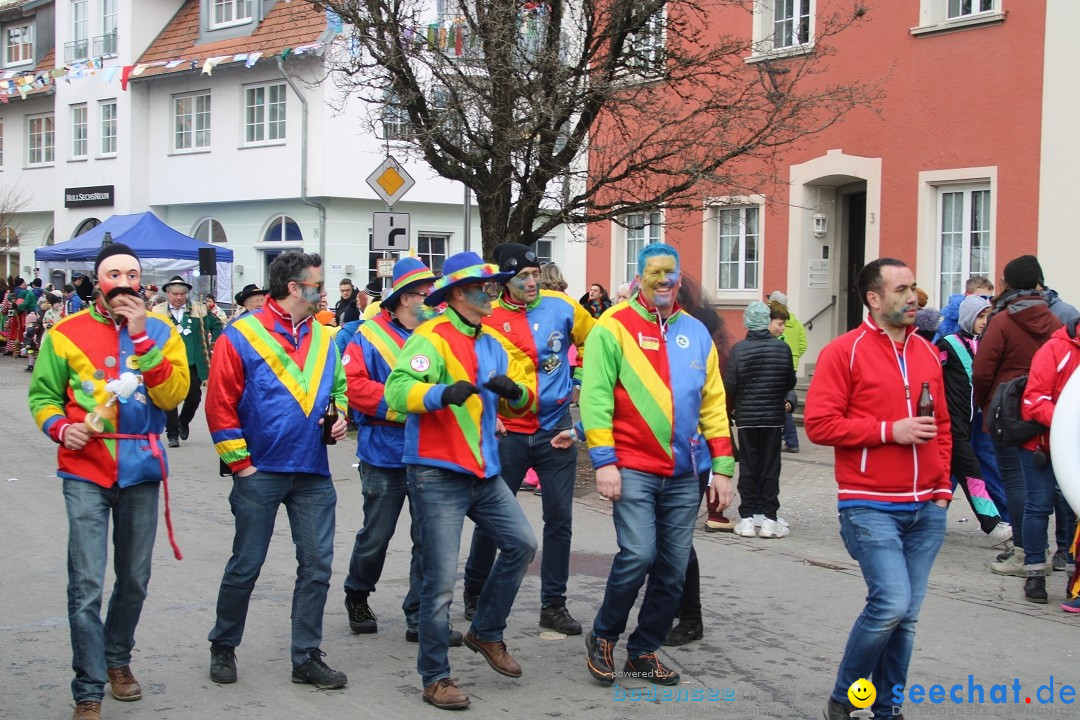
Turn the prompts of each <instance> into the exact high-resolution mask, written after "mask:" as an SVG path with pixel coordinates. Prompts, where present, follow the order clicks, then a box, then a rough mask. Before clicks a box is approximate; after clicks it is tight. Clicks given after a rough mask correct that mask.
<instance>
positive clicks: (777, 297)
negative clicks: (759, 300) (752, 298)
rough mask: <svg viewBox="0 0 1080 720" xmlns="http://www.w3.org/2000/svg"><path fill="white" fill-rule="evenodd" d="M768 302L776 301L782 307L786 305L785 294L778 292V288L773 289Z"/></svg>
mask: <svg viewBox="0 0 1080 720" xmlns="http://www.w3.org/2000/svg"><path fill="white" fill-rule="evenodd" d="M769 302H778V303H780V304H781V305H783V306H784V307H787V304H788V301H787V295H785V294H784V293H782V292H780V291H779V290H773V291H772V295H770V296H769Z"/></svg>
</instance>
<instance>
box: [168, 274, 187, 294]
mask: <svg viewBox="0 0 1080 720" xmlns="http://www.w3.org/2000/svg"><path fill="white" fill-rule="evenodd" d="M170 285H183V286H184V287H186V288H187V289H188V291H190V290H191V283H189V282H188V281H186V280H184V278H182V277H180V276H179V275H173V276H172V277H171V278H169V282H167V283H165V284H164V285H162V286H161V289H162V290H164V291H166V292H168V291H169V286H170Z"/></svg>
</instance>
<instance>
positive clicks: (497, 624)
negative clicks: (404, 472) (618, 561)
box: [408, 465, 536, 687]
mask: <svg viewBox="0 0 1080 720" xmlns="http://www.w3.org/2000/svg"><path fill="white" fill-rule="evenodd" d="M408 476H409V494H410V497H411V498H412V503H413V506H412V507H413V514H414V515H413V516H414V517H415V519H416V523H417V525H418V526H419V527H420V544H421V548H422V554H423V567H424V582H423V585H422V586H421V589H420V627H419V635H420V648H419V651H418V653H417V658H416V669H417V672H419V673H420V676H421V678H422V679H423V683H424V687H427V686H428V685H431V684H432V683H433V682H435V681H437V680H441V679H442V678H445V677H450V660H449V658H448V657H447V649H448V648H449V646H450V600H451V599H452V598H453V595H454V579H455V577H456V576H457V565H458V553H459V551H460V550H461V529H462V527H463V526H464V524H465V518H466V517H468V518H469V519H470V520H472V521H473V522H474V523H476V526H477V527H478V528H480V529H483V530H484V532H486V533H487V534H488V535H490V536H491V537H492V538H493V539H494V542H495V546H496V547H497V548H498V549H499V557H498V559H497V560H496V561H495V566H494V567H493V568H492V569H491V576H490V578H489V580H490V582H488V583H486V584H485V585H484V590H483V592H482V593H480V598H479V599H478V601H477V605H476V616H475V617H474V618H473V621H472V627H471V628H469V632H471V633H472V635H473V636H474V637H475V638H476V639H477V640H480V641H482V642H497V641H499V640H502V637H503V631H504V630H505V629H506V618H507V616H508V615H510V608H511V607H512V606H513V604H514V598H516V597H517V593H518V589H519V588H520V587H521V581H522V580H523V579H524V578H525V571H526V570H527V569H528V567H529V563H531V562H532V559H533V556H535V555H536V537H535V536H534V535H533V531H532V528H531V527H529V521H528V520H527V519H526V518H525V513H524V512H522V510H521V506H520V505H518V503H517V500H515V499H514V496H513V495H512V494H511V493H510V490H509V489H508V488H507V487H506V483H504V482H503V481H502V480H500V479H499V477H498V476H495V477H489V478H478V477H476V476H474V475H465V474H462V473H455V472H451V471H449V470H443V469H441V468H435V467H428V466H426V465H409V466H408Z"/></svg>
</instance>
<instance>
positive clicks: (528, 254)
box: [499, 250, 536, 272]
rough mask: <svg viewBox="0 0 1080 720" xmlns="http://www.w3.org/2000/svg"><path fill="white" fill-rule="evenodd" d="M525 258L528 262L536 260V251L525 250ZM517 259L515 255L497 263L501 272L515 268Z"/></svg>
mask: <svg viewBox="0 0 1080 720" xmlns="http://www.w3.org/2000/svg"><path fill="white" fill-rule="evenodd" d="M525 259H526V260H527V261H528V262H530V263H534V262H536V253H534V252H533V251H532V250H526V251H525ZM517 266H518V259H517V258H516V257H512V258H507V259H505V260H503V261H502V263H501V264H500V265H499V269H500V270H501V271H503V272H509V271H510V270H517Z"/></svg>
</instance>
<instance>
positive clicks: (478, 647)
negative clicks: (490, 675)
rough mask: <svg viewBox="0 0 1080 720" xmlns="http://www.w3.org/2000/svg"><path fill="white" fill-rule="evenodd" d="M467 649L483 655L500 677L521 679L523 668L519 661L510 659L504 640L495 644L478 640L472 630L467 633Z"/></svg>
mask: <svg viewBox="0 0 1080 720" xmlns="http://www.w3.org/2000/svg"><path fill="white" fill-rule="evenodd" d="M465 647H467V648H469V649H470V650H472V651H473V652H478V653H480V654H481V655H483V656H484V659H485V660H487V661H488V665H490V666H491V669H492V670H494V671H495V672H497V673H499V674H500V675H505V676H507V677H512V678H519V677H521V666H520V665H518V662H517V660H515V659H514V658H512V657H510V653H508V652H507V651H506V643H504V642H503V641H502V640H497V641H495V642H484V641H483V640H477V639H476V637H475V636H474V635H473V634H472V631H471V630H470V631H469V632H467V633H465Z"/></svg>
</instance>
